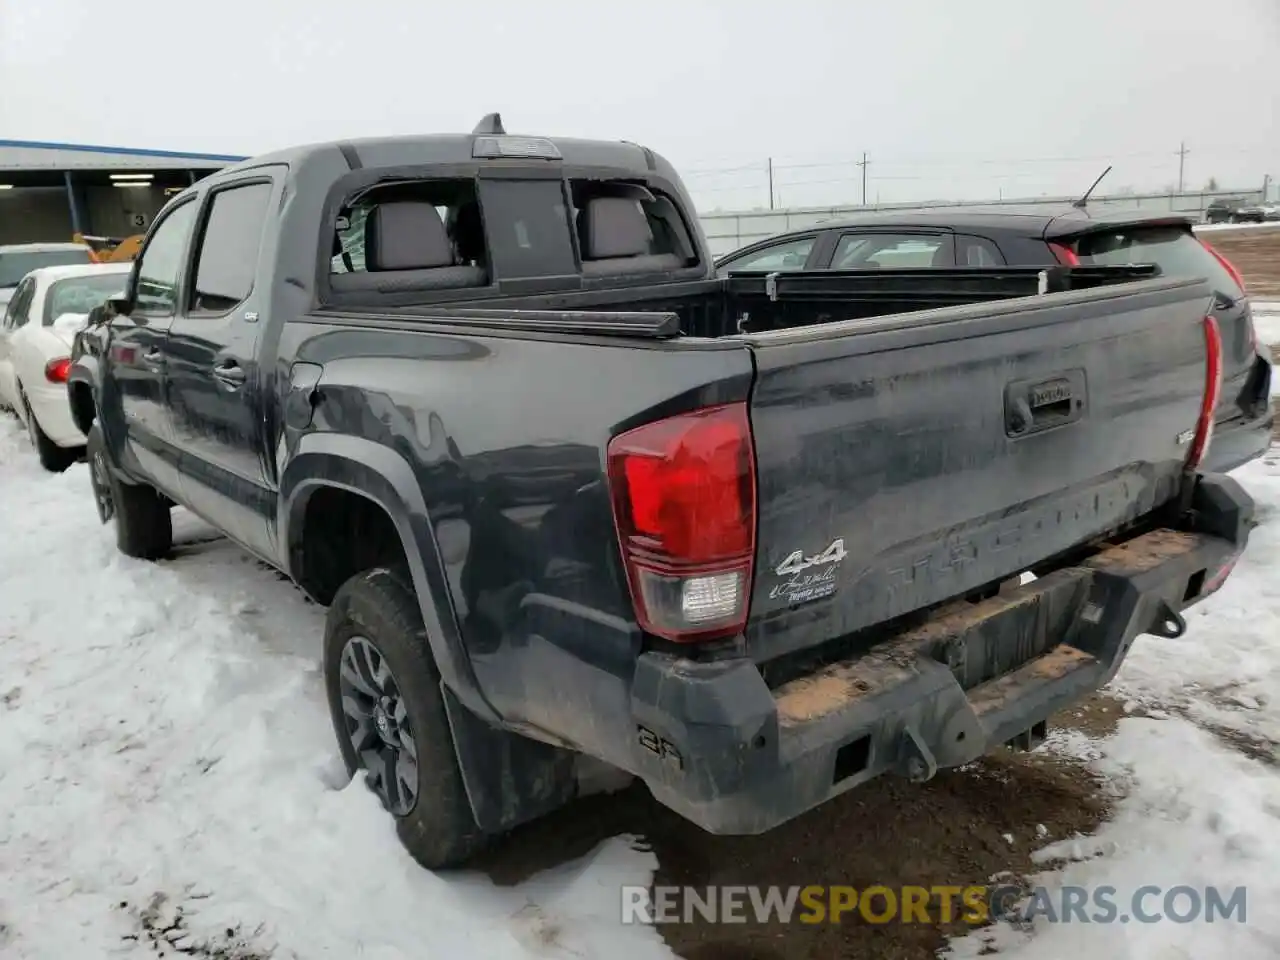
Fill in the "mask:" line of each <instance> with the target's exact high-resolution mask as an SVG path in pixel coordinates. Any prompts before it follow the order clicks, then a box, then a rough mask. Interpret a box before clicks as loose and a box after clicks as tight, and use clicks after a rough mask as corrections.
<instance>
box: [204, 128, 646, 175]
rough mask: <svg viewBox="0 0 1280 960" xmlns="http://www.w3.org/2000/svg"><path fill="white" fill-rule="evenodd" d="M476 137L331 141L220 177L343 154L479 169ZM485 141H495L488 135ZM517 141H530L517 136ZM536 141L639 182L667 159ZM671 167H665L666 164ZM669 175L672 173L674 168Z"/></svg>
mask: <svg viewBox="0 0 1280 960" xmlns="http://www.w3.org/2000/svg"><path fill="white" fill-rule="evenodd" d="M476 136H477V135H476V134H470V133H466V134H463V133H453V134H430V135H416V136H400V137H367V138H363V139H352V140H330V141H326V142H319V143H309V144H303V145H301V146H296V147H289V148H287V149H284V150H277V151H275V152H273V153H266V154H260V155H258V156H255V157H250V158H249V159H247V160H244V161H242V162H241V163H237V164H235V165H234V166H229V167H224V168H223V169H222V170H220V171H218V173H217V174H215V176H216V177H217V178H218V179H221V178H223V177H225V176H227V175H229V174H234V173H237V172H239V171H242V170H247V169H252V168H253V167H258V166H263V165H266V164H276V163H285V164H296V163H302V162H305V161H306V160H308V159H310V158H311V157H314V156H318V155H320V154H323V153H328V152H331V151H333V150H335V149H336V150H340V151H343V152H344V153H348V152H354V155H355V157H356V158H357V159H358V160H359V161H360V164H361V165H362V166H365V167H395V166H417V165H430V164H464V163H475V162H477V159H476V158H475V157H473V155H472V148H473V146H474V143H475V140H476ZM480 136H489V135H488V134H482V135H480ZM511 136H521V137H523V136H526V135H525V134H511ZM527 136H529V137H531V138H533V139H538V140H549V141H550V142H551V143H553V144H555V146H556V149H558V150H559V151H560V155H561V162H562V163H564V165H565V166H571V167H573V166H578V167H612V168H614V169H619V170H626V171H628V172H633V173H634V174H635V175H637V176H643V175H644V174H646V173H652V172H654V171H655V168H656V166H657V164H658V162H659V161H661V158H660V157H658V155H657V154H655V153H653V152H652V151H650V150H647V149H646V148H645V147H642V146H639V145H638V144H634V143H628V142H626V141H622V140H579V139H575V138H562V137H542V136H536V135H533V134H529V135H527ZM661 164H662V166H664V167H665V166H666V162H665V161H661ZM668 169H669V167H668Z"/></svg>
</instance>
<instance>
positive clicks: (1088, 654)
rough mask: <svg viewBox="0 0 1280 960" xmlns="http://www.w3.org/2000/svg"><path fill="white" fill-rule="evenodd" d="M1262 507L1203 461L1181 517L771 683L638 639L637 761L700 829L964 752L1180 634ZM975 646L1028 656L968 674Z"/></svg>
mask: <svg viewBox="0 0 1280 960" xmlns="http://www.w3.org/2000/svg"><path fill="white" fill-rule="evenodd" d="M1252 514H1253V502H1252V500H1250V498H1249V496H1248V495H1247V494H1246V493H1245V492H1244V490H1243V489H1241V488H1240V486H1239V485H1238V484H1237V483H1236V482H1235V481H1234V480H1232V479H1231V478H1228V477H1222V476H1212V477H1208V478H1202V480H1201V483H1200V484H1199V486H1198V488H1197V491H1196V494H1195V499H1194V503H1193V509H1192V513H1191V517H1192V520H1191V521H1190V522H1189V524H1188V528H1187V529H1184V530H1172V529H1161V530H1156V531H1154V532H1151V533H1148V534H1145V535H1142V536H1139V537H1136V538H1134V539H1131V540H1128V541H1126V542H1123V543H1121V544H1119V545H1116V546H1113V547H1110V548H1108V549H1106V550H1104V551H1102V552H1100V553H1098V554H1096V555H1094V556H1093V557H1091V558H1090V559H1089V560H1087V561H1085V562H1083V563H1081V564H1080V565H1078V566H1072V567H1067V568H1064V569H1061V570H1058V571H1055V572H1054V573H1051V574H1048V575H1046V576H1044V577H1042V578H1040V579H1039V580H1036V581H1034V582H1032V583H1030V584H1027V585H1025V586H1023V587H1021V588H1019V589H1017V590H1016V591H1014V592H1012V593H1009V594H1004V595H1000V596H997V597H993V598H991V599H989V600H986V601H983V602H981V603H977V604H970V603H965V602H961V603H958V604H955V605H953V606H952V607H950V608H948V609H946V610H943V611H941V612H940V613H939V614H938V615H937V616H935V617H934V618H933V619H931V620H930V621H928V622H927V623H925V624H924V625H923V626H920V627H917V628H914V629H912V630H909V631H906V632H903V633H900V634H898V635H896V636H894V637H892V638H890V639H888V640H886V641H884V642H883V643H880V644H878V645H876V646H874V647H872V648H871V649H870V650H869V651H867V652H865V653H864V654H862V655H861V656H858V657H855V658H852V659H849V660H844V661H840V662H836V663H830V664H827V665H826V666H823V667H822V668H820V669H819V670H817V671H816V672H814V673H811V674H809V675H807V676H803V677H799V678H797V679H794V680H791V681H790V682H788V683H786V684H785V685H783V686H782V687H780V688H777V689H773V690H771V689H769V687H768V686H767V685H766V684H765V682H764V679H763V678H762V676H761V674H760V671H759V669H758V668H757V667H756V665H755V664H754V663H752V662H751V661H749V660H746V659H739V660H731V661H719V662H714V663H693V662H691V661H688V660H683V659H679V658H676V657H673V656H670V655H666V654H659V653H655V652H651V653H646V654H645V655H644V656H642V657H641V659H640V662H639V665H638V670H637V673H636V678H635V682H634V684H633V687H632V703H631V707H632V715H633V719H634V721H635V723H636V727H637V744H636V746H635V754H636V765H635V769H636V771H637V772H638V773H639V774H640V775H641V776H642V777H643V778H644V779H645V781H646V782H647V783H648V785H649V787H650V789H651V790H652V791H653V793H654V795H655V796H656V797H657V799H658V800H660V801H661V802H663V803H664V804H666V805H667V806H669V807H671V808H673V809H674V810H676V811H677V812H679V813H681V814H682V815H684V816H685V817H687V818H688V819H690V820H692V821H694V822H695V823H697V824H699V825H700V826H702V827H703V828H704V829H706V830H708V831H710V832H712V833H726V834H749V833H760V832H762V831H764V830H767V829H769V828H771V827H773V826H775V825H777V824H779V823H782V822H784V821H786V820H789V819H791V818H792V817H795V816H797V815H799V814H801V813H803V812H805V811H806V810H808V809H810V808H812V807H814V806H817V805H818V804H820V803H822V802H823V801H825V800H827V799H829V798H831V797H833V796H835V795H837V794H839V793H842V792H844V791H845V790H848V789H850V788H851V787H854V786H857V785H858V784H860V783H863V782H865V781H867V780H869V779H871V778H873V777H875V776H878V775H879V774H881V773H885V772H891V771H892V772H898V773H902V774H904V775H906V776H908V777H910V778H912V779H915V780H923V779H927V778H928V777H930V776H932V775H933V774H934V773H935V772H936V771H937V770H938V769H940V768H944V767H952V766H956V765H959V764H962V763H967V762H970V761H972V760H974V759H976V758H977V757H979V756H981V755H982V754H984V753H986V752H987V751H989V750H990V749H991V748H993V747H996V746H999V745H1000V744H1003V743H1006V742H1008V741H1010V740H1013V739H1015V738H1020V737H1022V736H1023V735H1028V734H1029V733H1030V732H1032V731H1036V730H1038V729H1040V725H1041V724H1042V723H1043V722H1044V721H1045V720H1046V718H1047V717H1048V716H1049V715H1050V714H1052V713H1054V712H1055V711H1057V710H1059V709H1061V708H1063V707H1065V706H1067V705H1069V704H1071V703H1073V702H1075V701H1076V700H1078V699H1080V698H1081V697H1083V696H1085V695H1086V694H1087V693H1089V692H1090V691H1092V690H1094V689H1096V688H1098V687H1099V686H1101V685H1102V684H1104V683H1106V682H1107V681H1108V680H1109V679H1110V678H1111V677H1112V676H1113V675H1114V674H1115V672H1116V670H1117V669H1119V667H1120V664H1121V663H1122V662H1123V660H1124V657H1125V655H1126V654H1127V653H1128V651H1129V648H1130V646H1131V644H1132V643H1133V641H1134V639H1135V638H1136V637H1137V636H1138V635H1139V634H1141V633H1155V634H1158V635H1164V636H1177V635H1179V634H1180V633H1181V631H1182V630H1183V629H1185V625H1184V624H1183V621H1182V619H1181V617H1180V616H1179V611H1181V610H1182V609H1184V608H1186V607H1188V606H1190V605H1192V604H1194V603H1196V602H1197V601H1199V600H1200V599H1202V598H1203V597H1205V596H1207V595H1209V594H1210V593H1212V592H1213V591H1214V590H1216V589H1217V588H1218V587H1219V586H1220V585H1221V584H1222V582H1223V580H1225V578H1226V576H1227V575H1228V574H1229V573H1230V570H1231V568H1232V566H1233V565H1234V563H1235V560H1236V558H1237V557H1238V556H1239V554H1240V552H1241V551H1242V550H1243V549H1244V546H1245V543H1246V541H1247V538H1248V530H1249V527H1250V525H1251V522H1252ZM1018 651H1033V652H1034V651H1038V654H1037V655H1032V656H1029V657H1023V658H1021V660H1019V658H1018V657H1017V655H1016V654H1017V652H1018ZM971 658H972V659H973V660H981V661H983V662H986V663H1009V662H1017V663H1019V664H1020V665H1017V666H1015V667H1013V668H1012V669H1010V670H1007V671H1005V672H1003V673H1002V674H1000V675H998V676H995V677H994V678H992V679H989V680H987V681H986V682H983V683H980V684H978V685H976V686H973V687H971V688H969V689H965V688H964V686H963V685H962V683H961V681H960V679H959V678H960V677H964V676H966V675H969V676H972V675H974V671H973V670H972V669H971V667H972V664H971V663H970V662H969V661H970V659H971Z"/></svg>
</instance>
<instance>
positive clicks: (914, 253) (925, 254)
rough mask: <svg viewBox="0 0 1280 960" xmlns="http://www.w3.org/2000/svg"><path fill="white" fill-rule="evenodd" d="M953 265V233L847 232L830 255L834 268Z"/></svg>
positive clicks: (876, 268)
mask: <svg viewBox="0 0 1280 960" xmlns="http://www.w3.org/2000/svg"><path fill="white" fill-rule="evenodd" d="M953 266H955V254H954V252H953V250H952V246H951V235H950V234H933V235H930V234H924V233H898V234H894V233H846V234H845V235H844V236H843V237H841V238H840V242H839V243H838V244H836V252H835V255H834V256H833V257H832V258H831V269H832V270H895V269H898V268H900V267H953Z"/></svg>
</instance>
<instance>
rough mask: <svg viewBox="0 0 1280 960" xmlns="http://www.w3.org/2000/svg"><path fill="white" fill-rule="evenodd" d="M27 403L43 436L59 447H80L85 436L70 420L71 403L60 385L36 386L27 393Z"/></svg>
mask: <svg viewBox="0 0 1280 960" xmlns="http://www.w3.org/2000/svg"><path fill="white" fill-rule="evenodd" d="M27 402H28V403H30V404H31V410H32V412H33V413H35V415H36V422H37V423H39V424H40V429H41V430H43V431H44V432H45V435H46V436H47V437H48V438H49V439H50V440H52V441H53V442H54V443H55V444H57V445H58V446H59V447H82V446H84V444H85V436H84V434H83V433H81V432H80V429H79V428H78V427H77V426H76V424H75V421H74V420H73V419H72V418H71V402H70V400H68V398H67V388H66V387H65V386H63V385H62V384H51V385H48V386H44V385H41V386H36V387H32V388H30V389H29V390H28V391H27Z"/></svg>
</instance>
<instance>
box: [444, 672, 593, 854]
mask: <svg viewBox="0 0 1280 960" xmlns="http://www.w3.org/2000/svg"><path fill="white" fill-rule="evenodd" d="M441 690H442V692H443V694H444V703H445V712H446V713H447V714H448V717H449V728H450V730H451V731H452V732H453V744H454V751H455V753H456V755H457V758H458V769H459V771H460V772H461V774H462V783H463V786H465V787H466V790H467V799H468V800H469V801H470V803H471V813H472V815H473V816H474V817H475V819H476V824H477V825H478V826H479V827H480V829H481V830H483V831H485V832H486V833H501V832H503V831H505V830H509V829H511V828H512V827H514V826H516V825H517V824H520V823H526V822H528V821H530V820H536V819H537V818H538V817H541V816H543V815H544V814H547V813H550V812H551V811H552V810H555V809H556V808H558V807H561V806H564V804H566V803H567V802H568V801H569V800H571V799H572V798H573V795H574V790H575V779H574V759H575V758H574V754H573V753H572V752H570V751H568V750H563V749H561V748H560V747H553V746H551V745H549V744H545V743H540V742H538V741H537V740H530V739H529V738H528V737H522V736H520V735H519V734H516V733H509V732H508V731H506V730H500V729H498V728H497V727H493V726H490V725H489V724H488V723H486V722H485V721H483V720H481V719H480V718H479V717H477V716H476V715H475V714H474V713H472V712H471V711H470V710H468V709H467V708H466V707H465V706H463V705H462V703H461V702H460V701H459V700H458V699H457V698H456V697H455V696H454V695H453V692H452V691H450V690H449V688H448V687H445V686H444V685H443V684H442V685H441Z"/></svg>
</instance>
